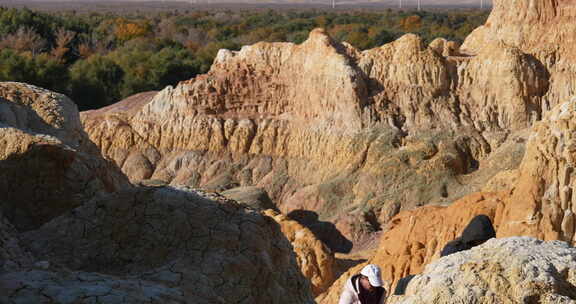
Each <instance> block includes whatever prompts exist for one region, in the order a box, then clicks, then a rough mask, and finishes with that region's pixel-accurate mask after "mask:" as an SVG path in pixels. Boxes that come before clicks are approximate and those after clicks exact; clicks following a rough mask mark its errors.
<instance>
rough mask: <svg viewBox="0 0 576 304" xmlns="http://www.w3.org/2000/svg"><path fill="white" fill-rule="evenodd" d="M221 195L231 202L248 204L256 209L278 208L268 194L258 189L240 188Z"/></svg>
mask: <svg viewBox="0 0 576 304" xmlns="http://www.w3.org/2000/svg"><path fill="white" fill-rule="evenodd" d="M221 194H222V195H223V196H225V197H227V198H229V199H231V200H235V201H237V202H240V203H243V204H246V205H248V206H250V207H252V208H255V209H261V210H266V209H274V208H275V207H276V206H274V203H273V202H272V200H270V197H269V196H268V193H266V191H265V190H264V189H262V188H258V187H238V188H233V189H230V190H226V191H224V192H222V193H221Z"/></svg>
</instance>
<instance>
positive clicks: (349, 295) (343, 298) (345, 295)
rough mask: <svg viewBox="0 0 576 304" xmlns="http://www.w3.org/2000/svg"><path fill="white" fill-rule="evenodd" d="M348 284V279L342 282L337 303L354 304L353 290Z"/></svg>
mask: <svg viewBox="0 0 576 304" xmlns="http://www.w3.org/2000/svg"><path fill="white" fill-rule="evenodd" d="M349 284H350V279H348V280H347V281H346V283H344V287H343V288H342V294H341V295H340V300H339V301H338V304H354V303H355V298H356V297H355V294H354V290H352V289H351V288H350V286H348V285H349Z"/></svg>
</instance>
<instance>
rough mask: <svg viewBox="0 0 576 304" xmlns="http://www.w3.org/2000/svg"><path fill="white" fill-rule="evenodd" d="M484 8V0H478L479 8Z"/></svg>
mask: <svg viewBox="0 0 576 304" xmlns="http://www.w3.org/2000/svg"><path fill="white" fill-rule="evenodd" d="M483 8H484V0H480V9H483Z"/></svg>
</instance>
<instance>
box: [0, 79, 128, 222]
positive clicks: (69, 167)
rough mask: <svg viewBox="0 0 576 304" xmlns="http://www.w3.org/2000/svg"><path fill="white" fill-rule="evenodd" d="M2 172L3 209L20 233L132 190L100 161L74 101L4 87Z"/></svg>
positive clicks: (0, 94)
mask: <svg viewBox="0 0 576 304" xmlns="http://www.w3.org/2000/svg"><path fill="white" fill-rule="evenodd" d="M0 172H1V173H0V176H1V178H0V209H1V210H2V212H3V213H4V216H5V217H6V218H7V219H8V220H9V221H10V222H11V224H12V225H14V226H15V227H16V228H17V229H18V230H28V229H33V228H37V227H39V226H40V225H41V224H43V223H45V222H47V221H49V220H50V219H52V218H54V217H56V216H58V215H59V214H62V213H63V212H65V211H67V210H70V209H72V208H74V207H77V206H79V205H81V204H82V203H83V202H84V201H86V200H88V199H89V198H91V197H92V196H93V195H94V194H96V193H98V192H100V191H105V192H111V191H114V190H117V189H120V188H122V187H125V186H127V185H128V182H127V180H126V179H125V177H124V176H123V175H122V174H121V172H120V171H119V170H118V169H117V168H116V167H115V165H113V164H111V163H109V162H106V161H104V160H103V159H102V158H101V157H100V153H99V151H98V150H97V148H96V147H95V146H94V145H93V144H92V143H91V142H90V140H89V139H88V137H87V136H86V134H85V133H84V131H83V129H82V125H81V124H80V119H79V116H78V110H77V108H76V106H75V104H74V103H73V102H72V101H71V100H69V99H68V98H66V97H65V96H64V95H61V94H56V93H53V92H49V91H46V90H43V89H40V88H37V87H34V86H30V85H26V84H20V83H10V82H5V83H0Z"/></svg>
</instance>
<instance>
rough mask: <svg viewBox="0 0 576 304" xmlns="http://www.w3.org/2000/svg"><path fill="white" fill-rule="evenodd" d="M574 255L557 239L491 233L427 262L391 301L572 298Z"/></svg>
mask: <svg viewBox="0 0 576 304" xmlns="http://www.w3.org/2000/svg"><path fill="white" fill-rule="evenodd" d="M575 257H576V249H575V248H574V247H570V246H568V245H567V244H566V243H564V242H560V241H550V242H543V241H541V240H537V239H533V238H529V237H513V238H506V239H492V240H490V241H488V242H486V243H485V244H483V245H481V246H479V247H475V248H473V249H471V250H467V251H464V252H460V253H456V254H452V255H449V256H446V257H443V258H442V259H440V260H438V261H436V262H434V263H432V264H430V265H428V266H426V269H425V270H424V272H423V273H422V274H420V275H417V276H415V277H414V278H413V279H412V280H411V281H410V283H409V284H408V288H407V290H406V295H405V296H397V297H396V296H394V297H392V298H391V299H390V300H389V303H398V304H399V303H571V302H574V301H575V300H576V286H575V284H576V271H575V269H576V262H575Z"/></svg>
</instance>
